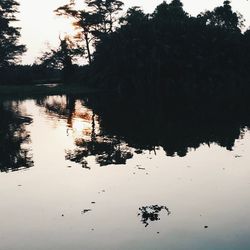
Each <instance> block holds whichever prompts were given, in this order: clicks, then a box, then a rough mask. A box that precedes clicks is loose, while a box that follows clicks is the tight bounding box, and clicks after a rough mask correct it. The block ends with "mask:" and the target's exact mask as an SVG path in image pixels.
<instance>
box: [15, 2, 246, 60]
mask: <svg viewBox="0 0 250 250" xmlns="http://www.w3.org/2000/svg"><path fill="white" fill-rule="evenodd" d="M79 1H84V0H79ZM162 1H163V0H124V1H123V2H124V3H125V7H124V9H125V10H126V9H127V8H128V7H132V6H140V7H142V8H143V10H144V11H145V12H146V13H151V12H152V11H153V10H154V8H155V7H156V6H157V5H158V4H160V3H161V2H162ZM19 2H20V8H19V11H20V13H19V16H18V18H19V20H20V22H19V23H18V26H20V27H21V28H22V30H21V35H22V37H21V42H22V43H23V44H25V45H26V46H27V48H28V51H27V52H26V54H25V55H24V56H23V64H32V63H33V62H34V60H35V59H36V58H37V57H39V56H40V55H41V53H42V51H44V50H46V48H47V45H48V43H49V44H50V45H51V46H57V45H58V43H59V35H60V34H61V35H62V36H63V35H64V34H66V33H69V34H70V33H72V27H71V25H70V21H69V20H67V19H65V18H63V17H58V16H56V15H55V14H54V12H53V11H54V10H55V9H56V8H58V7H60V6H62V5H64V4H67V3H69V0H42V1H40V0H39V1H38V0H19ZM167 2H169V0H168V1H167ZM182 2H183V4H184V9H185V11H186V12H188V13H189V14H191V15H197V14H199V13H200V12H202V11H204V10H211V9H213V8H214V7H216V6H219V5H221V4H222V3H223V0H183V1H182ZM232 6H233V9H234V10H235V11H239V12H240V13H241V14H243V16H244V18H245V19H246V22H245V24H246V27H248V26H250V1H248V0H232Z"/></svg>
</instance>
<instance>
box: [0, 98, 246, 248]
mask: <svg viewBox="0 0 250 250" xmlns="http://www.w3.org/2000/svg"><path fill="white" fill-rule="evenodd" d="M125 106H126V105H125ZM169 109H170V108H169ZM140 110H141V109H140V108H139V107H137V108H136V107H133V106H132V107H124V106H119V104H118V103H113V104H112V105H110V106H108V105H107V106H105V105H103V104H102V102H101V100H100V99H99V97H95V96H92V97H69V96H48V97H41V98H29V99H24V100H15V99H12V100H4V101H1V102H0V117H1V121H0V143H1V144H0V171H1V172H0V183H1V188H0V249H1V250H17V249H18V250H29V249H30V250H45V249H51V250H68V249H71V250H80V249H88V250H92V249H107V250H112V249H114V250H120V249H121V250H127V249H131V250H132V249H133V250H135V249H137V250H140V249H143V250H144V249H145V250H146V249H150V250H151V249H157V250H158V249H159V250H161V249H162V250H163V249H164V250H165V249H170V250H189V249H190V250H198V249H199V250H200V249H202V250H211V249H213V250H222V249H227V250H241V249H242V250H243V249H244V250H248V249H250V237H249V235H250V222H249V211H250V165H249V162H250V131H249V126H248V125H249V124H250V123H249V120H250V119H249V118H250V113H249V115H247V114H244V118H242V116H240V117H238V116H236V115H234V118H232V116H233V115H231V113H230V115H229V116H227V118H225V117H224V114H223V119H221V120H220V117H221V116H222V115H217V116H216V118H215V117H210V116H209V115H208V114H205V115H204V114H201V116H202V115H203V116H202V117H203V118H201V117H200V116H199V117H197V116H194V115H191V113H192V112H190V113H188V115H187V117H186V118H187V119H185V120H183V119H178V116H176V115H173V116H167V118H166V117H164V118H162V116H158V115H156V114H155V112H154V111H152V112H151V111H149V110H151V108H150V107H146V108H145V109H144V110H143V111H142V112H140ZM212 113H214V112H212ZM185 114H187V113H185ZM190 117H192V118H190ZM195 117H196V118H195ZM208 117H209V118H208ZM217 118H218V119H217Z"/></svg>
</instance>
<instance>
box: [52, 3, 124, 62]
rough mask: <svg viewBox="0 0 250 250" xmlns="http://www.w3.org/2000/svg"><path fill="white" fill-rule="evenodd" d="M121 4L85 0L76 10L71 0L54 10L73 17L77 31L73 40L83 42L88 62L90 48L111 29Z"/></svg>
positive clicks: (58, 13) (90, 59) (90, 58)
mask: <svg viewBox="0 0 250 250" xmlns="http://www.w3.org/2000/svg"><path fill="white" fill-rule="evenodd" d="M122 5H123V3H122V2H120V1H118V0H85V5H84V8H83V9H81V10H78V9H76V8H75V1H74V0H71V1H70V3H69V4H68V5H64V6H62V7H59V8H58V9H56V10H55V13H56V14H57V15H59V16H65V17H70V18H73V20H74V22H73V25H74V27H75V28H76V30H77V31H78V32H77V35H76V36H75V42H76V43H78V44H82V43H83V44H82V46H83V47H84V48H85V51H86V52H87V58H88V61H89V64H91V63H92V48H94V47H95V45H96V42H97V41H99V40H100V38H101V37H102V35H103V34H108V33H111V32H112V31H113V29H114V23H115V22H116V21H117V19H116V18H115V16H116V15H117V13H118V12H119V11H120V10H121V9H122Z"/></svg>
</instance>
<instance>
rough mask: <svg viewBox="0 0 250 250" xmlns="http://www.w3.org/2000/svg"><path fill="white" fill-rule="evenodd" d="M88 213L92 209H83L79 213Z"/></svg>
mask: <svg viewBox="0 0 250 250" xmlns="http://www.w3.org/2000/svg"><path fill="white" fill-rule="evenodd" d="M90 211H92V209H90V208H87V209H83V210H82V211H81V214H86V213H87V212H90Z"/></svg>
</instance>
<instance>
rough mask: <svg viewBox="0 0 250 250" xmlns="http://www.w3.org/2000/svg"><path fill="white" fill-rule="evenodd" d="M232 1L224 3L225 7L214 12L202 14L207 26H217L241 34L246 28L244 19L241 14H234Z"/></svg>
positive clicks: (217, 8)
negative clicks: (242, 29)
mask: <svg viewBox="0 0 250 250" xmlns="http://www.w3.org/2000/svg"><path fill="white" fill-rule="evenodd" d="M230 4H231V2H230V1H224V3H223V6H219V7H216V8H215V9H214V10H213V11H206V12H204V13H201V14H200V15H199V16H198V18H201V19H202V20H203V22H204V23H205V24H207V25H212V26H217V27H221V28H224V29H226V30H229V31H236V32H240V30H241V28H243V27H244V19H243V17H242V15H241V14H240V13H237V12H234V11H233V10H232V6H231V5H230Z"/></svg>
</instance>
